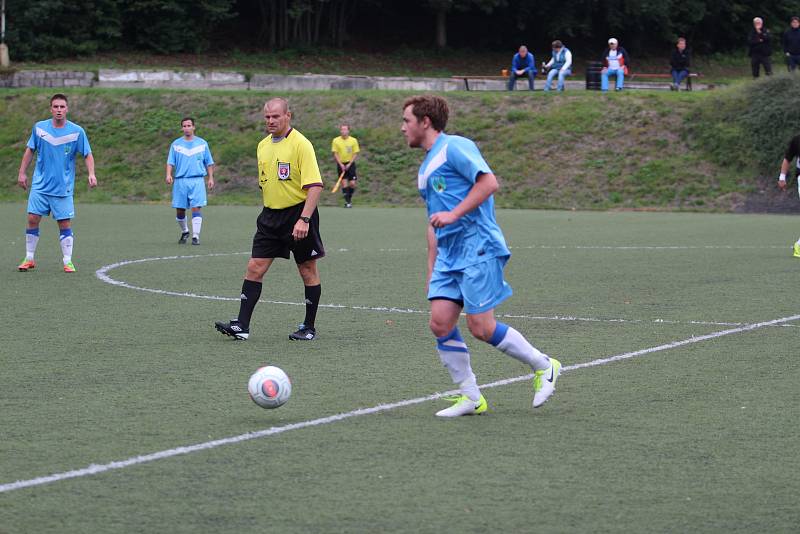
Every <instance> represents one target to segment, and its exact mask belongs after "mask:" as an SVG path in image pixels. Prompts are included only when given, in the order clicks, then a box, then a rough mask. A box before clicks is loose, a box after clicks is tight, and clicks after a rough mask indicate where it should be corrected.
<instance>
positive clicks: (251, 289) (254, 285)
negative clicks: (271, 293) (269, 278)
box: [238, 279, 262, 329]
mask: <svg viewBox="0 0 800 534" xmlns="http://www.w3.org/2000/svg"><path fill="white" fill-rule="evenodd" d="M261 285H262V284H261V282H254V281H252V280H247V279H245V281H244V282H243V283H242V294H241V296H240V297H239V317H238V319H239V322H240V323H242V326H243V327H245V328H247V329H249V328H250V317H252V316H253V309H255V307H256V304H257V303H258V299H259V298H260V297H261Z"/></svg>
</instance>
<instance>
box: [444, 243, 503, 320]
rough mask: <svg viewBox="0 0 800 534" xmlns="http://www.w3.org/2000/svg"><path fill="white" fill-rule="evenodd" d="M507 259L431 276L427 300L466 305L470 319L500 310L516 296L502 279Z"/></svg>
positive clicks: (485, 262)
mask: <svg viewBox="0 0 800 534" xmlns="http://www.w3.org/2000/svg"><path fill="white" fill-rule="evenodd" d="M507 261H508V257H507V256H503V257H499V258H489V259H488V260H486V261H484V262H481V263H476V264H474V265H470V266H469V267H467V268H465V269H464V270H461V271H437V270H435V269H434V271H433V273H432V274H431V283H430V285H429V287H428V300H436V299H446V300H452V301H453V302H457V303H460V304H463V306H464V311H465V312H466V313H468V314H470V315H474V314H477V313H483V312H485V311H489V310H491V309H493V308H495V307H497V306H498V305H499V304H500V303H501V302H503V301H504V300H506V299H507V298H508V297H510V296H511V295H512V293H513V291H512V290H511V286H510V285H508V283H506V281H505V280H504V279H503V268H504V267H505V265H506V262H507Z"/></svg>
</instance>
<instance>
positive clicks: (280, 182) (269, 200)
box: [257, 129, 322, 209]
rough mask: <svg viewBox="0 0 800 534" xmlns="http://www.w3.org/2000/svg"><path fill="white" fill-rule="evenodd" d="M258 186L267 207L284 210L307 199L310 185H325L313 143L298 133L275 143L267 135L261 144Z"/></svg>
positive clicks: (292, 131)
mask: <svg viewBox="0 0 800 534" xmlns="http://www.w3.org/2000/svg"><path fill="white" fill-rule="evenodd" d="M257 154H258V185H259V187H261V193H262V195H263V197H264V206H266V207H267V208H271V209H283V208H288V207H290V206H296V205H297V204H300V203H301V202H304V201H305V200H306V197H307V196H308V191H307V190H306V188H307V187H308V186H310V185H319V186H322V176H320V173H319V166H318V165H317V156H316V154H314V147H313V146H312V144H311V141H309V140H308V139H306V137H305V136H304V135H303V134H301V133H300V132H298V131H297V130H294V129H292V130H289V134H288V135H287V136H286V137H285V138H284V139H281V140H280V141H278V142H277V143H273V142H272V136H271V135H268V136H267V137H265V138H264V139H262V140H261V142H260V143H259V144H258V150H257Z"/></svg>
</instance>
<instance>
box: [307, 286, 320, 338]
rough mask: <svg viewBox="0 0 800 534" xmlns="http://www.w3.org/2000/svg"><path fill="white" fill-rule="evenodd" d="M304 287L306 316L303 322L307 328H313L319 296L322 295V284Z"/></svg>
mask: <svg viewBox="0 0 800 534" xmlns="http://www.w3.org/2000/svg"><path fill="white" fill-rule="evenodd" d="M305 288H306V318H305V319H303V324H304V325H306V327H308V328H314V321H315V320H316V319H317V308H318V307H319V297H320V295H322V285H321V284H317V285H315V286H305Z"/></svg>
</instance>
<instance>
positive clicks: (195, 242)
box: [192, 237, 200, 245]
mask: <svg viewBox="0 0 800 534" xmlns="http://www.w3.org/2000/svg"><path fill="white" fill-rule="evenodd" d="M199 244H200V238H199V237H193V238H192V245H199Z"/></svg>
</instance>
